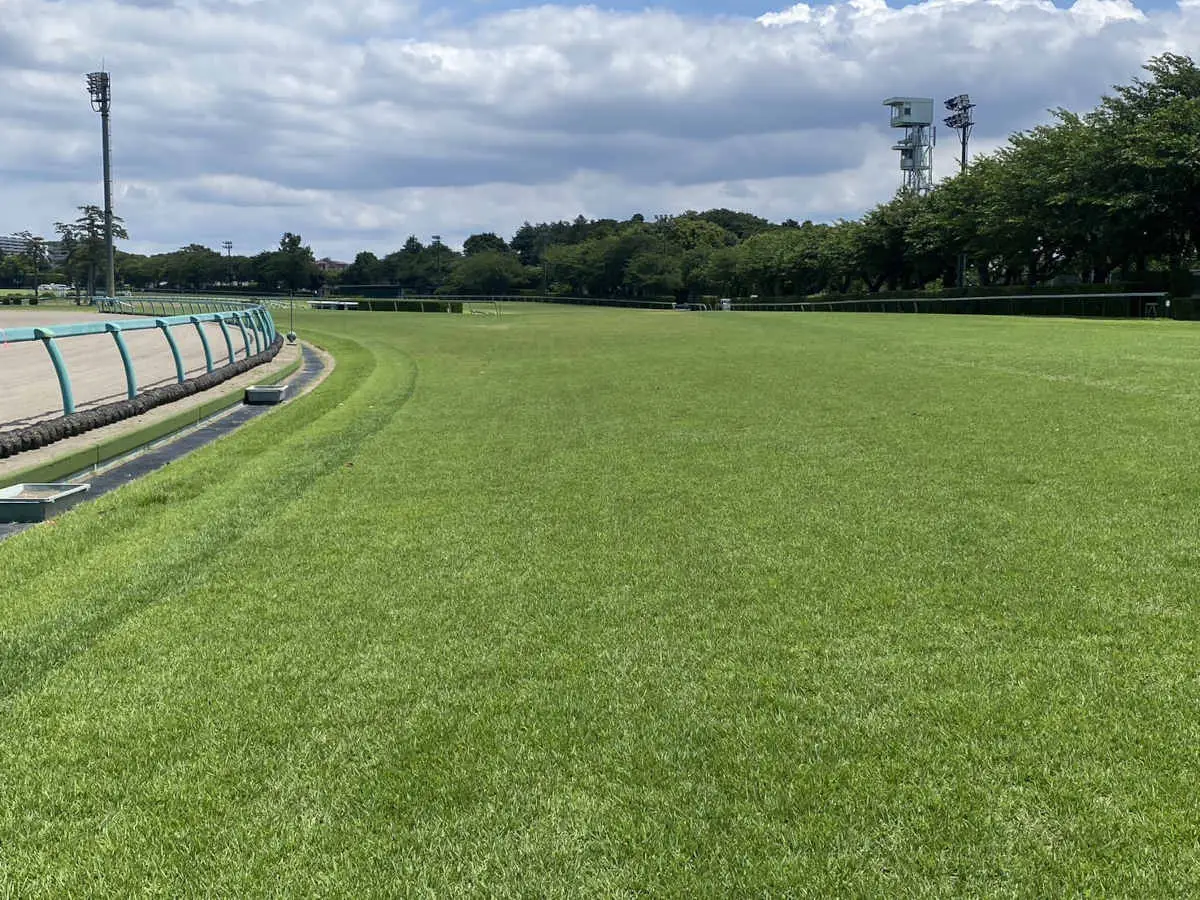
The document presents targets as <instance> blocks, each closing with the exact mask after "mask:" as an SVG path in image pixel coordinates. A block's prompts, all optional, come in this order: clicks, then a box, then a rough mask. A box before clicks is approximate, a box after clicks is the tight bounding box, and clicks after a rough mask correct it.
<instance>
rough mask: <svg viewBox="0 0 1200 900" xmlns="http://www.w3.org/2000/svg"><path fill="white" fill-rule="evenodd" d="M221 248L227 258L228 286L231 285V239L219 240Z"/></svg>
mask: <svg viewBox="0 0 1200 900" xmlns="http://www.w3.org/2000/svg"><path fill="white" fill-rule="evenodd" d="M221 249H222V250H224V251H225V257H226V258H227V259H228V260H229V286H230V287H233V241H221Z"/></svg>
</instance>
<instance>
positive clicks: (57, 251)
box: [0, 234, 67, 263]
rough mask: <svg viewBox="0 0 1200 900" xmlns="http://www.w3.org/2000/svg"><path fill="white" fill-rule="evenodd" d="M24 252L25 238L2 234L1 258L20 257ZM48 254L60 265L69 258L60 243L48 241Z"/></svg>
mask: <svg viewBox="0 0 1200 900" xmlns="http://www.w3.org/2000/svg"><path fill="white" fill-rule="evenodd" d="M35 237H36V235H35ZM24 252H25V238H23V237H21V236H20V235H19V234H0V256H18V255H20V254H22V253H24ZM46 253H47V255H48V256H49V257H50V261H51V262H54V263H60V262H62V261H63V260H64V259H66V258H67V255H66V254H65V253H64V252H63V249H62V244H60V243H59V242H58V241H46Z"/></svg>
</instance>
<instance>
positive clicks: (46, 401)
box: [0, 309, 255, 431]
mask: <svg viewBox="0 0 1200 900" xmlns="http://www.w3.org/2000/svg"><path fill="white" fill-rule="evenodd" d="M123 319H134V320H139V319H140V320H143V321H144V320H145V317H144V316H111V315H107V316H101V315H98V314H97V313H94V312H91V311H89V310H86V309H80V310H79V311H78V312H75V311H70V310H66V311H60V310H55V311H42V310H33V309H30V310H22V311H19V312H18V311H0V329H5V328H36V327H39V326H43V325H48V326H54V325H59V324H70V323H75V322H94V321H99V320H105V321H108V320H123ZM204 329H205V336H206V337H207V338H208V345H209V347H210V348H211V349H212V353H213V363H214V365H216V366H220V365H222V364H224V363H226V362H228V360H229V354H228V350H227V349H226V346H225V338H224V337H223V336H222V334H221V328H220V326H219V325H217V324H216V323H207V324H206V325H205V326H204ZM171 334H172V336H174V338H175V342H176V343H177V344H178V345H179V352H180V355H181V356H182V357H183V365H184V369H185V371H186V374H187V377H189V378H191V377H193V376H196V375H203V374H204V372H205V365H204V347H203V345H202V344H201V343H200V337H199V335H198V334H197V333H196V329H195V327H194V326H186V327H182V328H178V327H177V328H172V329H171ZM230 336H231V337H232V338H233V342H234V343H233V346H234V350H235V351H236V352H237V354H238V358H239V359H240V358H241V357H242V356H244V355H245V346H246V345H245V343H244V342H243V341H242V335H241V331H240V330H239V329H238V328H237V327H236V326H230ZM253 340H254V339H253V335H251V345H250V352H251V353H254V352H255V348H254V343H253ZM125 342H126V344H127V345H128V346H129V353H130V355H131V356H132V357H133V365H134V371H135V372H136V373H137V379H138V390H139V391H141V390H145V389H146V388H151V387H159V386H161V385H164V384H172V383H174V382H175V380H176V379H175V361H174V359H173V358H172V357H171V350H170V347H168V346H167V340H166V338H165V337H163V334H162V332H161V331H159V330H158V329H151V330H148V331H138V332H132V333H128V334H126V335H125ZM58 347H59V349H60V350H61V351H62V355H63V359H64V360H65V361H66V364H67V371H68V372H69V373H70V375H71V386H72V390H73V391H74V393H75V408H76V409H77V410H85V409H88V408H90V407H94V406H100V405H102V404H104V403H112V402H114V401H116V400H124V399H125V396H126V392H125V369H124V368H123V367H122V365H121V356H120V354H119V353H118V352H117V345H116V343H115V342H114V341H113V339H112V336H111V335H107V334H99V335H91V336H88V337H78V338H68V339H66V340H62V341H59V342H58ZM60 415H62V395H61V393H60V392H59V388H58V378H57V376H56V375H55V374H54V366H53V365H52V364H51V363H50V355H49V354H48V353H47V352H46V348H45V347H44V346H42V344H41V343H40V342H39V343H30V344H3V343H0V431H7V430H9V429H13V428H21V427H23V426H25V425H29V424H32V423H33V422H38V421H42V420H45V419H53V418H56V417H57V416H60Z"/></svg>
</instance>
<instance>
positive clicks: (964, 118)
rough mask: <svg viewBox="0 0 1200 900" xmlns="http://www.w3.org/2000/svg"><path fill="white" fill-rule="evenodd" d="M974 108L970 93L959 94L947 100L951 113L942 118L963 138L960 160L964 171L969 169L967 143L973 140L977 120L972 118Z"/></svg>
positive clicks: (947, 106) (947, 107)
mask: <svg viewBox="0 0 1200 900" xmlns="http://www.w3.org/2000/svg"><path fill="white" fill-rule="evenodd" d="M974 108H975V104H974V103H972V102H971V96H970V94H959V95H958V96H957V97H951V98H950V99H949V100H947V101H946V109H948V110H949V111H950V115H948V116H946V118H945V119H943V120H942V121H944V122H945V123H946V125H947V126H948V127H950V128H953V129H955V130H956V131H957V132H958V135H959V137H960V138H961V140H962V158H961V159H960V160H959V166H960V167H961V171H963V172H965V171H967V143H968V142H969V141H970V140H971V130H972V129H973V128H974V127H975V120H974V119H972V118H971V110H973V109H974Z"/></svg>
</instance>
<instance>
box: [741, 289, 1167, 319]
mask: <svg viewBox="0 0 1200 900" xmlns="http://www.w3.org/2000/svg"><path fill="white" fill-rule="evenodd" d="M1188 308H1189V310H1190V306H1189V307H1188ZM733 309H735V310H745V311H764V312H879V313H943V314H950V315H954V314H958V315H984V316H1075V317H1089V316H1091V317H1100V318H1114V319H1122V318H1144V317H1160V316H1169V315H1170V310H1169V304H1168V295H1167V293H1166V292H1145V293H1125V294H1122V293H1104V294H1016V295H1010V296H1007V297H1004V296H995V297H905V298H900V297H883V298H871V297H863V298H857V299H854V300H816V299H813V300H804V301H797V302H785V303H772V302H750V303H746V302H742V301H740V300H735V301H734V302H733Z"/></svg>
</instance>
